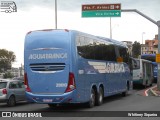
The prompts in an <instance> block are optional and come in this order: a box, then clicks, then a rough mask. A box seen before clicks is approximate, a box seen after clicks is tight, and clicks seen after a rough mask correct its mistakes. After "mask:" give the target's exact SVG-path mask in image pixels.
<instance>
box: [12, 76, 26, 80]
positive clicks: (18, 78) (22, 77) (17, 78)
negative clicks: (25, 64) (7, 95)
mask: <svg viewBox="0 0 160 120" xmlns="http://www.w3.org/2000/svg"><path fill="white" fill-rule="evenodd" d="M13 80H21V81H24V76H20V77H14V78H13Z"/></svg>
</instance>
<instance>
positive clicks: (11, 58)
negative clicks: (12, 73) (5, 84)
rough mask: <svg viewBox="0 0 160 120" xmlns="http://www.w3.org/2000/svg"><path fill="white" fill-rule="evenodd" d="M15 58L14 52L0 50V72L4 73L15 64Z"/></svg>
mask: <svg viewBox="0 0 160 120" xmlns="http://www.w3.org/2000/svg"><path fill="white" fill-rule="evenodd" d="M15 60H16V56H15V54H14V52H12V51H8V50H6V49H0V71H1V72H2V71H6V70H7V69H10V68H11V65H12V63H13V62H15Z"/></svg>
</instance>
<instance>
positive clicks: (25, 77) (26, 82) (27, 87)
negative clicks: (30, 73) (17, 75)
mask: <svg viewBox="0 0 160 120" xmlns="http://www.w3.org/2000/svg"><path fill="white" fill-rule="evenodd" d="M24 84H25V87H26V91H27V92H31V89H30V87H29V84H28V77H27V73H25V74H24Z"/></svg>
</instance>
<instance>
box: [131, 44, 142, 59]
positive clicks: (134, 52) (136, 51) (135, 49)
mask: <svg viewBox="0 0 160 120" xmlns="http://www.w3.org/2000/svg"><path fill="white" fill-rule="evenodd" d="M139 55H141V44H140V43H139V42H137V41H135V42H134V43H133V45H132V56H133V57H134V58H138V56H139Z"/></svg>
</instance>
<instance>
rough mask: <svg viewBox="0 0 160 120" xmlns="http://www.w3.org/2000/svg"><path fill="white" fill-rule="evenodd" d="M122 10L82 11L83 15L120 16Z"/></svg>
mask: <svg viewBox="0 0 160 120" xmlns="http://www.w3.org/2000/svg"><path fill="white" fill-rule="evenodd" d="M120 16H121V11H120V10H99V11H98V10H97V11H96V10H95V11H82V17H120Z"/></svg>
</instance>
